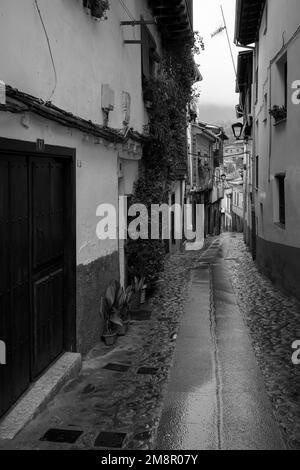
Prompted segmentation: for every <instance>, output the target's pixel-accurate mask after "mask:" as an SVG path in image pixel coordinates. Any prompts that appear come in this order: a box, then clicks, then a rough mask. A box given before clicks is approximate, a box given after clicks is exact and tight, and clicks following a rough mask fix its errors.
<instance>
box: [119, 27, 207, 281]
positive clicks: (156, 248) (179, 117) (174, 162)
mask: <svg viewBox="0 0 300 470" xmlns="http://www.w3.org/2000/svg"><path fill="white" fill-rule="evenodd" d="M202 48H203V41H202V38H200V37H199V35H197V36H196V38H195V41H194V43H193V44H191V43H186V44H183V45H181V46H176V49H167V50H165V54H164V58H163V60H162V63H161V65H160V69H159V71H158V74H157V77H156V78H155V79H153V80H151V81H149V82H148V84H147V88H146V90H145V100H146V101H147V103H148V111H149V117H150V139H149V142H148V143H147V144H146V145H145V148H144V154H143V160H142V167H143V170H142V172H141V176H140V179H139V180H138V182H137V183H136V185H135V192H134V196H133V202H134V203H139V204H144V205H145V206H146V207H147V208H148V210H149V209H150V206H151V204H163V203H168V196H169V191H170V188H171V186H172V183H173V182H174V181H175V180H176V179H177V176H176V169H177V168H178V167H179V166H181V168H182V166H184V165H186V163H187V107H188V104H189V103H190V101H191V99H192V96H193V83H194V80H195V62H194V58H193V55H194V54H199V52H200V49H202ZM149 215H150V210H149ZM149 223H150V221H149ZM149 233H151V231H150V229H149ZM164 258H165V244H164V242H163V241H155V240H138V241H132V240H130V241H129V242H128V245H127V259H128V267H129V273H130V274H133V273H135V274H137V275H139V276H143V275H144V276H145V277H146V279H147V281H148V283H149V282H150V283H151V282H153V281H156V280H157V278H158V276H159V273H160V272H161V271H162V269H163V265H164Z"/></svg>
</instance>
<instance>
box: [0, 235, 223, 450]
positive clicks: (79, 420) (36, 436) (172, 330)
mask: <svg viewBox="0 0 300 470" xmlns="http://www.w3.org/2000/svg"><path fill="white" fill-rule="evenodd" d="M213 241H214V239H209V240H208V241H207V243H206V247H207V246H209V245H210V244H211V243H212V242H213ZM202 254H203V251H202V252H187V253H182V254H176V255H173V256H171V257H170V258H169V259H168V260H167V262H166V265H165V271H164V273H163V274H162V276H161V279H160V282H159V284H158V289H157V291H156V293H155V294H154V296H153V297H152V298H151V299H150V301H149V303H148V305H147V308H148V309H149V310H151V312H152V315H151V319H150V321H136V322H132V323H131V325H130V329H129V332H128V334H127V335H126V336H125V337H122V338H119V339H118V342H117V345H116V346H115V347H114V348H109V347H106V346H105V345H104V344H103V343H101V344H99V345H98V346H97V347H96V348H95V349H94V350H93V351H92V352H91V353H90V354H89V355H88V357H87V358H86V360H85V361H84V363H83V369H82V372H81V374H80V376H79V377H78V378H77V379H76V380H73V381H72V382H70V383H68V384H67V385H66V387H65V388H64V389H63V390H62V391H61V392H60V393H59V394H58V395H57V396H56V398H55V399H54V400H53V401H52V402H51V403H50V404H49V405H48V407H47V409H46V410H45V411H44V412H43V413H41V414H40V415H39V416H38V417H37V418H36V419H35V420H33V421H32V422H31V423H29V425H28V426H27V427H26V428H25V429H24V430H23V431H22V432H21V433H20V434H19V435H18V436H17V438H16V439H15V440H14V441H10V442H8V441H6V442H5V441H4V442H2V443H1V444H0V447H2V448H17V449H66V448H67V449H90V448H94V447H95V441H96V439H97V436H98V435H99V433H100V432H116V433H124V434H126V437H125V440H124V442H123V445H122V448H123V449H140V450H146V449H151V448H152V446H153V443H154V440H155V437H156V431H157V428H158V424H159V419H160V415H161V409H162V403H163V397H164V393H165V391H166V385H167V381H168V380H167V379H168V374H169V370H170V366H171V363H172V359H173V352H174V347H175V343H176V336H177V331H178V328H179V324H180V320H181V316H182V313H183V309H184V303H185V296H186V294H187V292H188V283H189V282H190V276H189V273H190V270H191V269H192V268H193V267H194V266H197V264H198V262H199V259H200V256H201V255H202ZM111 363H113V364H115V363H117V364H123V365H127V366H129V369H128V370H127V371H125V372H118V371H111V370H108V369H104V367H105V366H107V365H108V364H111ZM141 367H146V368H148V367H151V368H154V369H157V370H152V371H149V372H153V374H147V373H146V374H141V373H138V371H139V369H140V368H141ZM141 372H143V371H141ZM144 372H148V371H147V370H146V371H144ZM52 428H56V429H63V430H73V431H76V430H78V431H82V434H81V435H80V437H79V438H78V440H77V441H76V443H73V444H67V443H63V442H55V443H54V442H47V441H41V440H40V439H41V438H42V437H43V436H44V434H45V433H46V432H47V431H48V430H49V429H52ZM107 448H109V446H108V447H107Z"/></svg>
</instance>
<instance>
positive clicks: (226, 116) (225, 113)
mask: <svg viewBox="0 0 300 470" xmlns="http://www.w3.org/2000/svg"><path fill="white" fill-rule="evenodd" d="M198 110H199V120H200V121H202V122H207V123H209V124H216V125H217V126H221V127H223V128H224V129H225V132H226V134H227V136H228V137H229V139H230V141H232V140H234V139H233V135H232V129H231V126H232V124H233V123H235V122H237V117H236V114H235V107H234V106H218V105H214V104H201V101H200V103H199V108H198Z"/></svg>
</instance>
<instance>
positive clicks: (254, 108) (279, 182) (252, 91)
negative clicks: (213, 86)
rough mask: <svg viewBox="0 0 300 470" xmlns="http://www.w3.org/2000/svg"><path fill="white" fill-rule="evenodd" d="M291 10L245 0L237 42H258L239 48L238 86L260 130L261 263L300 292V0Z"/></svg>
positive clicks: (256, 166) (256, 160) (255, 223)
mask: <svg viewBox="0 0 300 470" xmlns="http://www.w3.org/2000/svg"><path fill="white" fill-rule="evenodd" d="M284 12H285V14H282V2H280V1H279V0H272V1H259V2H255V5H253V2H250V1H247V0H238V2H237V15H236V43H237V44H238V45H241V46H247V47H250V48H252V50H248V51H246V52H243V53H241V54H240V58H239V61H240V64H241V67H240V73H239V76H238V82H239V90H238V91H239V92H240V96H241V100H242V104H244V108H242V109H241V112H242V115H243V117H244V123H245V126H246V125H248V127H249V123H251V129H250V137H253V157H252V162H251V168H252V171H251V178H252V181H251V182H250V184H249V187H250V188H251V194H252V196H251V204H252V207H253V209H252V227H251V229H252V232H253V234H254V237H255V245H256V248H255V255H256V259H257V263H258V265H259V266H260V268H261V269H262V270H263V271H264V272H265V273H266V274H267V275H269V276H270V277H271V279H272V280H273V281H275V282H276V283H278V284H279V285H281V286H283V287H284V288H285V289H286V290H288V291H289V292H290V293H292V294H294V295H296V296H297V297H299V296H300V294H299V281H300V264H299V259H300V209H299V204H298V195H299V185H300V176H299V175H300V162H299V155H298V154H299V151H298V135H299V124H300V96H299V91H298V88H299V86H300V82H299V77H300V61H299V58H300V53H299V51H300V27H299V25H300V4H299V2H298V1H297V0H287V1H286V2H285V9H284ZM242 62H243V64H242ZM250 69H251V73H250V72H249V70H250ZM247 77H248V78H247ZM250 78H251V82H250ZM252 83H253V86H251V84H252ZM246 135H247V133H246ZM248 136H249V133H248ZM253 214H254V215H253Z"/></svg>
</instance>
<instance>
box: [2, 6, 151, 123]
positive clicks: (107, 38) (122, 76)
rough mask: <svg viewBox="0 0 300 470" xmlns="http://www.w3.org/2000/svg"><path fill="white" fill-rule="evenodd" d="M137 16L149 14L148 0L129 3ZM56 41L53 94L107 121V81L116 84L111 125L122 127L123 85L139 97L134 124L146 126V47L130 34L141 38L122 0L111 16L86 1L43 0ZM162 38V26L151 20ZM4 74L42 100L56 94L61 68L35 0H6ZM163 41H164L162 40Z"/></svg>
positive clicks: (135, 100)
mask: <svg viewBox="0 0 300 470" xmlns="http://www.w3.org/2000/svg"><path fill="white" fill-rule="evenodd" d="M126 4H127V5H128V7H129V9H130V11H131V12H132V14H133V16H134V17H135V18H137V19H139V18H140V15H141V14H143V15H144V16H145V18H149V17H150V11H149V10H148V8H147V2H146V0H128V1H127V2H126ZM38 5H39V7H40V10H41V13H42V16H43V20H44V23H45V26H46V30H47V34H48V36H49V41H50V44H51V48H52V53H53V58H54V63H55V67H56V71H57V87H56V90H55V93H54V95H53V98H52V101H53V103H54V104H55V105H56V106H59V107H61V108H63V109H65V110H67V111H71V112H73V113H74V114H77V115H79V116H81V117H83V118H85V119H90V120H92V121H94V122H96V123H99V124H102V122H103V120H102V111H101V85H102V84H103V83H107V84H109V85H110V86H111V88H112V89H113V90H114V91H115V109H114V111H112V112H111V115H110V125H111V127H115V128H122V120H123V119H122V118H123V116H122V107H121V98H122V91H123V90H124V91H128V92H129V93H130V95H131V98H132V104H131V122H130V124H131V126H132V127H134V128H135V129H137V130H139V131H141V130H142V126H143V124H144V123H145V119H146V115H145V109H144V104H143V98H142V89H141V46H140V45H126V44H124V39H133V38H134V37H135V38H136V39H139V38H140V31H139V29H140V28H139V27H135V28H134V29H133V28H132V27H131V26H130V27H123V26H120V21H122V20H129V18H128V15H127V14H126V13H125V11H124V10H123V8H122V6H121V4H120V2H118V1H116V0H112V1H111V2H110V5H111V9H110V11H109V12H108V20H107V21H95V20H94V19H93V18H92V17H91V16H89V15H87V14H86V12H85V10H84V8H83V6H82V0H51V1H49V0H38ZM149 28H150V29H152V32H153V34H154V36H155V37H156V38H157V40H158V35H157V32H156V27H154V26H151V25H150V26H149ZM0 45H1V46H0V51H1V52H0V59H1V60H0V64H1V65H0V79H2V80H4V81H5V82H6V83H8V84H10V85H12V86H14V87H16V88H19V89H20V90H21V91H24V92H26V93H29V94H32V95H34V96H37V97H39V98H42V99H43V100H47V99H49V97H50V95H51V92H52V90H53V86H54V72H53V68H52V64H51V60H50V54H49V51H48V47H47V42H46V38H45V34H44V31H43V28H42V25H41V21H40V19H39V16H38V12H37V10H36V8H35V5H34V1H33V0H21V1H20V0H2V1H1V16H0ZM158 45H159V40H158Z"/></svg>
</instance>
